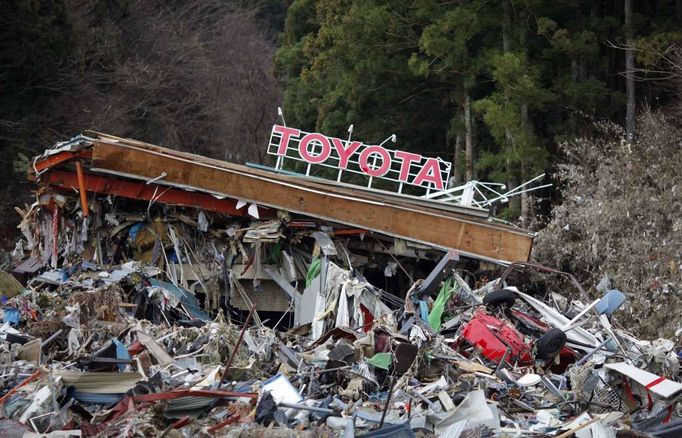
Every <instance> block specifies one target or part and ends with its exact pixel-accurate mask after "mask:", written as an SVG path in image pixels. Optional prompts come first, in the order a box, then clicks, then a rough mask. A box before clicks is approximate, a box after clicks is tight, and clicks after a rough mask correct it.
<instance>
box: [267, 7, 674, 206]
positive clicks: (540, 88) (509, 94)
mask: <svg viewBox="0 0 682 438" xmlns="http://www.w3.org/2000/svg"><path fill="white" fill-rule="evenodd" d="M625 3H628V1H627V0H626V1H625V2H623V1H599V2H596V1H585V0H582V1H581V0H563V1H558V2H557V1H540V0H516V1H513V0H503V1H488V0H470V1H448V2H444V1H435V0H417V1H408V0H390V1H389V0H363V1H352V0H344V1H339V0H294V1H293V3H292V4H291V6H290V8H289V11H288V15H287V21H286V26H285V32H284V35H283V38H282V44H281V48H280V49H279V51H278V53H277V64H278V68H279V72H280V74H281V75H282V76H283V77H285V78H286V80H287V81H286V88H285V101H284V104H285V110H286V114H287V116H288V120H289V121H290V123H292V124H295V125H298V126H301V127H305V128H308V129H313V128H315V129H318V130H322V131H325V132H329V133H332V134H341V133H343V132H344V131H345V129H346V127H347V126H348V125H349V124H350V123H354V124H355V127H356V128H357V129H356V132H357V137H359V138H363V139H366V140H367V141H380V140H381V139H383V138H385V137H386V136H387V135H388V134H390V133H392V132H395V133H397V134H398V138H399V146H400V147H401V148H406V149H413V150H418V151H420V152H422V153H430V154H437V155H440V156H449V157H452V159H453V160H454V161H455V163H456V165H457V167H458V172H457V179H458V180H460V181H461V180H463V179H465V178H466V177H468V178H472V177H475V176H478V177H479V179H493V180H497V181H502V182H511V183H512V184H513V183H514V182H517V181H521V180H523V179H526V178H528V177H530V176H534V175H536V174H538V173H540V172H542V171H544V170H547V169H550V167H551V166H550V164H551V163H552V162H553V161H554V158H555V157H556V155H557V153H558V151H557V149H556V147H555V145H556V144H557V143H558V142H559V141H561V140H564V139H568V138H573V137H575V136H576V135H578V136H581V135H586V134H588V133H589V132H590V131H591V128H590V127H591V124H590V123H585V121H586V119H588V120H589V118H597V119H609V120H613V121H616V122H619V123H624V117H625V106H626V105H625V80H624V77H625V74H624V73H625V66H624V63H625V55H624V53H625V51H624V50H623V47H624V46H625V45H626V43H629V46H628V47H634V46H635V45H637V47H639V48H642V50H641V51H638V52H637V55H638V58H639V63H638V64H637V65H638V67H646V66H647V65H650V64H655V63H656V60H655V59H647V56H646V54H647V53H649V54H650V53H652V52H655V51H660V49H661V47H665V46H666V45H667V44H670V43H673V42H675V41H677V39H679V34H677V33H676V30H677V28H678V27H679V23H680V22H679V21H678V18H679V15H680V13H681V12H682V11H681V10H680V9H681V8H682V5H681V4H680V2H674V1H643V2H635V3H636V4H634V5H633V8H634V9H633V12H632V25H631V26H625V24H624V23H625V18H624V4H625ZM628 30H629V31H631V32H632V35H633V38H636V40H635V39H633V40H628V39H627V37H628V35H629V33H628ZM654 46H655V47H656V49H655V50H652V48H653V47H654ZM654 58H656V56H654ZM630 73H631V74H633V75H634V74H636V73H642V72H641V71H640V72H637V71H635V70H633V71H631V72H630ZM641 75H642V76H644V73H642V74H641ZM636 96H637V105H638V106H639V107H641V106H642V105H644V104H646V105H651V106H658V105H660V104H661V103H663V102H665V101H666V99H667V95H666V93H665V92H663V91H661V89H659V88H658V87H656V85H655V84H654V83H653V82H639V83H638V92H637V94H636ZM464 144H466V147H465V146H463V145H464ZM465 154H469V155H470V156H469V157H467V158H468V159H466V158H465ZM465 163H466V164H465ZM474 163H475V165H474ZM465 167H468V168H466V169H465ZM517 208H518V205H517ZM515 213H518V212H515Z"/></svg>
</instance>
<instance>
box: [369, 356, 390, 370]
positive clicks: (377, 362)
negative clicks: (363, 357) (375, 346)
mask: <svg viewBox="0 0 682 438" xmlns="http://www.w3.org/2000/svg"><path fill="white" fill-rule="evenodd" d="M367 363H368V364H370V365H372V366H374V367H377V368H381V369H382V370H386V371H388V369H389V368H390V366H391V364H392V363H393V353H376V354H375V355H374V356H372V357H370V358H369V359H367Z"/></svg>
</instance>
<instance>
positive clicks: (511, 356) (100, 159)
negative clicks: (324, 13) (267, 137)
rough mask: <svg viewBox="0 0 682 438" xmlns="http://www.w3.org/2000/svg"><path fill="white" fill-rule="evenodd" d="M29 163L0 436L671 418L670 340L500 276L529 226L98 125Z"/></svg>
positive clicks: (490, 430)
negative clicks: (29, 196)
mask: <svg viewBox="0 0 682 438" xmlns="http://www.w3.org/2000/svg"><path fill="white" fill-rule="evenodd" d="M286 132H289V131H286V130H283V129H281V127H279V129H278V128H277V127H276V128H275V129H273V133H278V135H279V137H276V136H275V137H276V139H278V140H279V143H278V144H277V145H275V143H274V142H273V140H272V139H271V145H270V146H273V145H275V146H277V150H278V152H280V155H282V156H286V154H287V153H288V151H287V146H286V145H285V146H284V147H281V145H282V144H284V143H283V142H284V140H285V139H284V137H283V136H284V135H285V133H286ZM292 135H293V134H292ZM310 135H312V134H308V135H306V136H304V137H302V139H299V140H298V141H299V147H300V144H301V143H303V144H305V138H306V137H308V136H310ZM315 138H317V139H318V141H319V139H320V138H322V137H315ZM333 140H334V139H332V142H330V144H331V143H334V144H335V145H336V143H337V142H334V141H333ZM311 141H312V140H311ZM348 143H350V140H349V142H348ZM320 144H321V145H322V152H323V153H326V154H327V155H329V150H325V148H324V141H321V142H320ZM349 149H350V145H348V144H347V149H343V148H340V150H341V151H348V150H349ZM355 149H358V148H357V147H356V148H355ZM355 149H354V150H355ZM299 150H300V151H305V150H307V149H305V146H304V148H303V149H299ZM376 152H377V155H381V154H384V153H386V154H388V152H385V151H384V152H381V151H379V150H378V149H376ZM350 155H351V153H350V152H348V156H350ZM412 155H413V156H412V157H411V158H410V160H412V162H417V161H418V156H417V155H415V154H412ZM319 156H320V155H315V154H309V158H311V160H312V161H315V160H316V159H317V158H316V157H319ZM318 161H321V160H319V159H318ZM370 161H371V159H370V155H369V154H365V155H362V154H360V158H359V159H358V161H357V163H356V164H357V165H358V166H359V168H360V170H361V171H363V172H364V173H366V174H369V176H370V186H371V181H372V178H373V177H374V176H380V175H379V172H378V169H379V168H380V166H377V165H376V160H374V165H370V164H369V163H370ZM405 162H406V160H405V159H403V161H402V163H400V166H401V168H400V169H397V170H396V173H398V174H400V175H401V176H402V174H406V175H407V176H409V175H410V169H409V168H408V169H407V170H405ZM430 163H432V167H434V166H436V164H433V163H434V161H430ZM346 165H347V163H346ZM31 167H32V168H31V171H30V173H29V178H30V179H32V180H34V181H35V182H36V183H37V187H38V188H37V190H36V193H35V195H36V196H35V198H36V202H35V203H33V204H32V205H29V206H25V207H24V208H17V211H18V213H19V214H20V215H21V223H20V225H19V229H20V231H21V233H22V235H23V239H21V240H20V241H18V242H17V246H16V248H15V250H14V252H13V257H14V259H15V266H14V267H13V269H12V274H13V277H11V278H10V277H9V276H7V277H8V278H6V280H7V281H6V283H8V284H9V285H10V286H8V287H7V288H6V289H7V290H3V291H2V293H3V296H5V303H4V306H3V322H4V325H3V326H2V329H1V330H0V333H1V336H3V338H4V343H3V351H2V355H3V358H4V359H3V361H2V363H1V364H0V365H1V366H2V371H3V372H2V376H3V377H2V379H3V386H4V388H5V389H4V390H3V393H0V397H1V399H0V407H2V409H3V414H4V417H5V418H6V420H0V430H2V431H6V433H7V434H8V436H24V434H30V433H35V434H47V433H52V434H54V436H71V435H72V436H94V435H100V436H119V435H129V436H162V435H163V436H165V435H168V434H169V433H174V434H179V435H177V436H190V435H196V434H197V433H201V434H205V435H212V434H221V433H242V434H248V433H250V432H254V433H255V431H257V430H259V429H258V428H259V427H260V428H262V427H268V428H269V429H268V430H269V432H267V433H280V434H283V435H282V436H288V435H287V434H294V433H295V432H293V431H298V432H296V433H302V431H304V430H305V431H308V433H311V434H313V435H316V436H317V435H321V434H329V435H332V436H334V435H340V434H343V435H344V436H354V435H355V434H356V433H357V434H365V436H387V434H389V433H390V434H392V433H397V434H400V436H414V434H415V433H421V434H437V435H439V436H440V435H447V436H451V437H456V436H464V435H466V434H469V435H467V436H521V435H532V436H538V435H550V436H569V435H571V434H573V433H575V434H576V436H584V437H591V436H594V437H597V436H615V434H616V433H623V432H624V431H627V432H628V433H641V434H646V433H656V434H657V435H656V436H675V435H674V434H675V433H677V432H679V431H680V430H682V429H681V428H680V427H679V425H678V423H677V422H678V420H677V419H676V418H677V417H678V416H679V412H678V411H677V410H678V407H677V400H678V398H679V397H680V396H682V384H680V383H678V381H679V375H678V373H679V360H678V358H677V355H676V345H675V344H674V343H672V341H667V340H658V341H652V342H651V341H641V340H638V339H637V338H635V337H634V336H633V335H632V334H630V333H628V332H627V330H625V329H624V328H623V327H620V326H618V324H617V322H616V321H615V319H614V317H613V316H612V315H613V314H614V312H616V311H617V309H618V307H619V306H620V305H621V304H622V301H623V299H624V296H623V294H621V293H620V292H619V291H615V290H611V289H610V288H608V287H605V288H604V292H605V294H604V297H603V298H599V299H595V300H593V299H591V298H590V296H589V295H588V294H587V293H586V292H585V291H584V290H583V289H582V287H581V286H580V285H579V284H578V283H577V282H576V281H575V279H572V277H570V276H567V275H566V274H563V273H558V272H556V271H552V270H548V269H546V268H540V271H541V272H544V273H551V274H554V275H559V276H560V277H562V278H564V279H568V284H571V285H573V286H575V288H576V290H577V292H576V291H573V292H574V293H573V294H572V295H571V296H570V297H568V296H563V295H562V294H560V293H556V292H555V291H551V292H550V291H540V293H539V294H538V293H537V292H538V291H530V290H528V289H524V285H523V284H514V283H513V278H512V277H513V276H514V274H515V273H518V272H525V273H527V271H533V270H536V269H538V268H537V267H536V266H534V265H532V264H529V263H527V262H528V261H529V258H530V253H531V248H532V241H533V237H532V235H531V234H529V233H528V232H526V231H524V230H521V229H519V228H516V227H512V226H509V225H505V224H502V223H499V222H498V221H495V220H493V219H492V218H490V217H489V213H488V210H487V209H486V208H481V207H477V206H473V205H472V204H471V203H467V205H462V204H461V203H452V202H444V201H442V200H439V198H440V199H443V197H442V196H443V194H444V193H445V194H447V193H450V192H448V191H447V190H446V189H445V187H439V188H442V189H443V190H442V191H441V192H439V193H435V194H433V193H429V192H427V195H426V196H415V195H410V194H407V193H402V185H401V190H400V192H399V193H391V192H388V191H386V190H377V189H372V188H371V187H370V188H367V187H360V186H358V185H357V184H350V183H346V182H343V181H342V176H341V172H340V171H339V174H338V178H336V179H332V180H328V179H323V178H315V177H312V176H311V175H310V172H308V171H306V172H292V171H286V170H284V169H282V168H281V166H276V167H275V168H274V169H271V168H265V167H263V166H260V165H246V166H243V165H237V164H233V163H226V162H222V161H218V160H213V159H209V158H206V157H201V156H197V155H192V154H188V153H182V152H178V151H175V150H170V149H165V148H162V147H159V146H155V145H151V144H147V143H143V142H139V141H135V140H131V139H124V138H118V137H114V136H111V135H106V134H101V133H95V132H86V133H84V134H83V135H80V136H77V137H75V138H73V139H71V140H69V141H66V142H63V143H60V144H57V145H55V147H53V148H51V149H48V150H46V151H45V152H44V153H43V154H42V155H40V156H38V157H36V158H35V159H34V161H33V163H32V166H31ZM384 167H386V166H384ZM389 171H390V169H389V168H386V169H385V170H384V174H385V173H386V172H389ZM372 172H375V174H374V175H373V174H372ZM434 172H435V170H434V171H429V172H428V173H427V171H424V170H423V169H422V170H421V171H420V173H418V175H422V176H428V175H431V176H433V175H435V174H434ZM415 179H416V178H414V177H411V179H410V181H414V180H415ZM422 179H427V178H426V177H423V178H422ZM406 180H407V178H406ZM401 181H402V180H398V183H399V184H400V183H401ZM504 267H508V268H507V269H506V271H505V272H504V273H502V271H503V270H504ZM498 276H499V278H498ZM17 279H18V280H17ZM566 293H569V291H566ZM576 297H577V299H575V298H576ZM29 389H30V390H29ZM171 431H172V432H171ZM230 431H233V432H230ZM235 431H236V432H235ZM580 431H582V432H580ZM263 433H265V432H263ZM9 434H14V435H9ZM70 434H71V435H70ZM463 434H464V435H463ZM471 434H476V435H471ZM567 434H568V435H567ZM578 434H580V435H578ZM600 434H612V435H600ZM245 436H247V435H245Z"/></svg>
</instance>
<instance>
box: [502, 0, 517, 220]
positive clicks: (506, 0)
mask: <svg viewBox="0 0 682 438" xmlns="http://www.w3.org/2000/svg"><path fill="white" fill-rule="evenodd" d="M510 1H511V0H502V10H503V17H502V51H503V52H504V53H507V52H509V51H511V41H510V39H511V35H510V32H511V4H510ZM505 136H506V138H507V149H508V154H507V155H508V156H507V163H506V164H507V175H508V178H507V190H511V189H513V188H514V187H516V186H517V184H518V183H517V178H516V175H515V170H516V169H514V168H513V165H512V160H511V155H512V154H513V153H514V136H513V135H512V133H511V130H510V129H509V127H507V128H505ZM509 209H510V210H511V211H512V213H518V212H519V209H520V205H519V198H518V197H512V198H511V199H510V200H509Z"/></svg>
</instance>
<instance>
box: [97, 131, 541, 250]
mask: <svg viewBox="0 0 682 438" xmlns="http://www.w3.org/2000/svg"><path fill="white" fill-rule="evenodd" d="M178 154H179V153H178V152H177V151H172V153H165V150H163V149H162V148H158V147H156V148H154V149H153V150H152V149H147V148H145V149H142V148H138V147H134V146H130V145H127V144H120V143H107V142H103V141H96V142H95V143H94V145H93V160H92V167H91V169H90V170H91V171H93V172H106V173H111V174H115V175H120V176H125V177H129V178H134V179H138V180H145V181H146V180H149V179H153V178H157V177H158V176H159V175H161V174H163V173H164V172H165V173H166V176H164V178H163V180H160V181H158V183H159V184H164V185H171V186H174V187H182V188H190V189H194V190H202V191H208V192H211V193H220V194H223V195H225V196H228V197H231V198H234V199H243V200H246V201H248V202H254V203H257V204H259V205H265V206H268V207H272V208H278V209H282V210H287V211H290V212H294V213H300V214H304V215H308V216H312V217H316V218H320V219H325V220H331V221H335V222H340V223H344V224H348V225H352V226H356V227H361V228H366V229H369V230H372V231H376V232H380V233H384V234H388V235H392V236H396V237H400V238H405V239H408V240H412V241H417V242H421V243H426V244H430V245H434V246H437V247H440V248H443V249H456V250H459V251H460V252H461V253H462V254H464V255H468V256H473V257H477V258H483V259H491V260H500V261H515V260H528V258H529V256H530V251H531V246H532V237H531V236H530V235H529V234H528V233H525V232H523V231H519V230H516V229H513V228H510V227H506V226H500V225H496V224H491V223H489V222H485V221H481V220H480V219H477V218H468V217H466V215H464V214H453V213H449V212H446V211H439V210H438V209H435V208H434V209H428V208H411V207H410V206H409V204H407V203H402V205H401V204H399V203H395V202H392V201H391V199H390V198H389V197H386V198H385V199H384V198H383V197H381V196H379V195H377V194H374V193H373V194H371V195H369V194H368V195H367V196H362V197H361V196H359V195H358V194H357V191H356V192H354V193H353V196H350V195H347V194H344V191H343V190H340V189H338V188H337V189H336V190H332V189H331V188H329V187H327V186H321V185H318V186H315V185H311V184H304V183H303V182H301V180H300V179H296V178H292V177H286V176H282V175H277V174H268V173H264V172H256V171H254V170H253V169H249V168H247V167H245V166H237V165H234V164H229V163H225V164H229V166H219V165H216V164H215V163H214V161H216V160H206V159H205V158H201V160H199V161H194V160H191V159H189V158H188V156H189V157H192V156H191V155H189V154H182V155H178ZM218 163H221V162H218ZM221 164H222V163H221Z"/></svg>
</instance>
